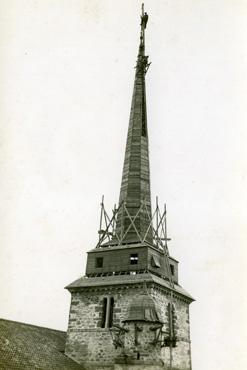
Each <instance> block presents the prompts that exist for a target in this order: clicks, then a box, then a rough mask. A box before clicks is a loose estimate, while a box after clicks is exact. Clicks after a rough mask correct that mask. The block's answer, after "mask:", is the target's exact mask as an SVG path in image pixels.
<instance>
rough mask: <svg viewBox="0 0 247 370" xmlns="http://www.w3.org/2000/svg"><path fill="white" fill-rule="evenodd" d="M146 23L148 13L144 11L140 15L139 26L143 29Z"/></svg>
mask: <svg viewBox="0 0 247 370" xmlns="http://www.w3.org/2000/svg"><path fill="white" fill-rule="evenodd" d="M147 23H148V14H147V13H146V12H145V13H144V14H143V15H142V16H141V26H142V28H143V29H145V28H146V26H147Z"/></svg>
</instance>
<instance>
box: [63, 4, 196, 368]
mask: <svg viewBox="0 0 247 370" xmlns="http://www.w3.org/2000/svg"><path fill="white" fill-rule="evenodd" d="M147 21H148V15H147V13H145V12H144V8H143V6H142V14H141V34H140V44H139V50H138V57H137V62H136V67H135V70H136V71H135V82H134V90H133V96H132V103H131V111H130V119H129V129H128V136H127V143H126V151H125V159H124V166H123V174H122V183H121V189H120V197H119V204H118V207H114V210H113V214H112V215H111V216H110V215H108V213H107V212H106V210H105V207H104V201H103V199H102V203H101V217H100V230H99V240H98V243H97V245H96V247H95V248H94V249H91V250H90V251H89V252H88V257H87V266H86V274H85V276H84V277H82V278H80V279H78V280H76V281H75V282H73V283H72V284H70V285H69V286H67V289H68V290H69V291H70V293H71V308H70V316H69V326H68V332H67V340H66V350H65V353H66V355H67V356H69V357H71V358H72V359H73V360H75V361H76V362H78V363H79V364H82V365H83V368H84V369H88V370H91V369H95V370H101V369H112V370H124V369H125V370H127V369H128V370H130V369H131V370H132V369H133V370H145V369H149V370H161V369H169V370H191V355H190V323H189V305H190V303H191V302H192V301H193V298H192V297H191V296H190V295H189V294H188V293H187V292H186V291H185V290H184V289H183V288H182V287H181V285H180V284H179V282H178V261H177V260H175V259H174V258H173V257H171V256H170V255H169V251H168V246H167V241H168V240H169V239H168V238H167V230H166V208H165V207H164V210H163V211H161V209H160V207H159V205H158V202H157V201H156V205H155V207H154V211H153V212H152V208H151V192H150V171H149V148H148V128H147V111H146V92H145V76H146V73H147V71H148V68H149V66H150V63H149V62H148V56H147V55H146V54H145V29H146V26H147Z"/></svg>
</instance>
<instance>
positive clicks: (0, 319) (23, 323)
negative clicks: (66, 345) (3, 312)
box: [0, 317, 66, 333]
mask: <svg viewBox="0 0 247 370" xmlns="http://www.w3.org/2000/svg"><path fill="white" fill-rule="evenodd" d="M0 321H7V322H12V323H14V324H21V325H26V326H32V327H34V328H41V329H46V330H52V331H57V332H59V333H66V331H64V330H58V329H52V328H48V327H46V326H40V325H33V324H28V323H26V322H21V321H16V320H9V319H4V318H2V317H0Z"/></svg>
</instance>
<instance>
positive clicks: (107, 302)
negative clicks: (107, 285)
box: [101, 297, 114, 328]
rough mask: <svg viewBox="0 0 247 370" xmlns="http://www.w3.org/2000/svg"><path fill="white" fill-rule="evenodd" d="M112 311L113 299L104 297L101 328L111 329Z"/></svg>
mask: <svg viewBox="0 0 247 370" xmlns="http://www.w3.org/2000/svg"><path fill="white" fill-rule="evenodd" d="M113 310H114V298H113V297H105V298H103V304H102V319H101V327H102V328H111V327H112V325H113Z"/></svg>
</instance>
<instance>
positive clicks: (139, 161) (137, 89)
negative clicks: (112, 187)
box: [116, 5, 153, 244]
mask: <svg viewBox="0 0 247 370" xmlns="http://www.w3.org/2000/svg"><path fill="white" fill-rule="evenodd" d="M147 21H148V15H147V13H144V7H143V5H142V15H141V34H140V44H139V51H138V57H137V63H136V67H135V69H136V72H135V82H134V90H133V95H132V103H131V111H130V118H129V128H128V136H127V143H126V149H125V158H124V166H123V173H122V183H121V189H120V197H119V212H118V217H117V222H116V234H117V235H118V236H121V237H122V236H123V235H125V237H124V238H123V242H124V243H126V244H129V243H135V242H140V241H143V240H144V239H145V241H147V242H149V243H152V240H153V236H152V228H151V227H149V225H150V222H151V218H152V216H151V213H152V212H151V192H150V173H149V172H150V170H149V150H148V129H147V107H146V87H145V75H146V72H147V70H148V67H149V65H150V63H148V56H146V55H145V29H146V25H147ZM129 216H131V218H132V221H131V218H130V217H129ZM133 223H134V224H133Z"/></svg>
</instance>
